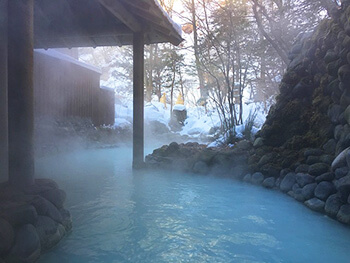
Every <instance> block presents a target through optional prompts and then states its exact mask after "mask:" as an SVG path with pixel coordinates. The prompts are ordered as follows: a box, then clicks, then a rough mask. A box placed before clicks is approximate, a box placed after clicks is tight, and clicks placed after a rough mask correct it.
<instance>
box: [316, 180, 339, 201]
mask: <svg viewBox="0 0 350 263" xmlns="http://www.w3.org/2000/svg"><path fill="white" fill-rule="evenodd" d="M335 192H336V188H335V186H334V184H333V183H330V182H326V181H323V182H321V183H319V184H318V185H317V187H316V189H315V196H316V197H317V198H319V199H321V200H323V201H326V200H327V198H328V197H329V196H330V195H332V194H334V193H335Z"/></svg>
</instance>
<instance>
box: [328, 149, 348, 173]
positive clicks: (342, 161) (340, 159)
mask: <svg viewBox="0 0 350 263" xmlns="http://www.w3.org/2000/svg"><path fill="white" fill-rule="evenodd" d="M349 149H350V147H348V148H346V149H345V150H343V151H342V152H341V153H340V154H338V156H337V157H335V159H334V161H333V162H332V165H331V167H332V170H333V171H335V170H336V169H337V168H340V167H344V166H346V165H347V163H346V155H347V153H348V151H349Z"/></svg>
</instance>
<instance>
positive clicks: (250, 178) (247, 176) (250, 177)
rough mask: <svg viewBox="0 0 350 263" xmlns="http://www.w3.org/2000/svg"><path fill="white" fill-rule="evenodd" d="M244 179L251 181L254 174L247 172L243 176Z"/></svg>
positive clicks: (247, 181)
mask: <svg viewBox="0 0 350 263" xmlns="http://www.w3.org/2000/svg"><path fill="white" fill-rule="evenodd" d="M243 181H244V182H246V183H250V182H251V181H252V175H251V174H246V175H245V176H244V177H243Z"/></svg>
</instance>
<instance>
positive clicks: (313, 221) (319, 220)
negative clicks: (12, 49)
mask: <svg viewBox="0 0 350 263" xmlns="http://www.w3.org/2000/svg"><path fill="white" fill-rule="evenodd" d="M36 169H37V176H44V175H45V176H46V177H49V178H53V179H55V180H56V181H57V182H58V183H59V184H60V187H61V188H63V189H64V190H65V191H66V192H67V195H68V199H67V203H66V207H67V208H68V209H69V210H70V211H71V213H72V216H73V219H74V226H73V231H72V233H70V234H69V235H68V236H67V237H66V238H65V239H64V240H63V241H62V242H61V243H60V244H59V245H58V246H57V247H55V248H54V249H52V250H51V251H49V252H48V253H47V254H45V255H44V256H42V258H41V260H40V262H49V263H50V262H53V263H54V262H57V263H68V262H77V263H78V262H79V263H81V262H84V263H86V262H132V263H134V262H135V263H136V262H213V263H215V262H225V263H226V262H244V263H247V262H249V263H252V262H268V263H270V262H293V263H296V262H315V263H316V262H317V263H319V262H321V263H322V262H327V263H333V262H335V263H342V262H344V263H349V262H350V228H348V227H345V226H343V225H341V224H339V223H337V222H335V221H333V220H331V219H329V218H327V217H325V216H323V215H321V214H318V213H314V212H312V211H311V210H309V209H307V208H305V207H304V206H303V205H302V204H300V203H298V202H296V201H294V200H293V199H291V198H290V197H288V196H286V195H283V194H281V193H279V192H276V191H270V190H266V189H263V188H260V187H254V186H252V185H246V184H243V183H240V182H237V181H233V180H230V179H224V178H215V177H212V176H199V175H193V174H181V173H174V172H172V171H166V172H159V171H147V172H133V171H132V169H131V150H130V149H123V148H120V149H108V150H92V151H85V152H81V153H79V154H66V155H59V156H55V157H50V158H42V159H39V160H37V163H36Z"/></svg>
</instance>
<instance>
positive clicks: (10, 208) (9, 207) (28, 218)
mask: <svg viewBox="0 0 350 263" xmlns="http://www.w3.org/2000/svg"><path fill="white" fill-rule="evenodd" d="M0 217H2V218H4V219H5V220H6V221H7V222H9V223H11V224H12V225H13V226H19V225H24V224H34V223H35V222H36V220H37V218H38V214H37V212H36V210H35V208H34V206H32V205H28V204H20V203H11V202H7V203H5V204H0Z"/></svg>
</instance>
